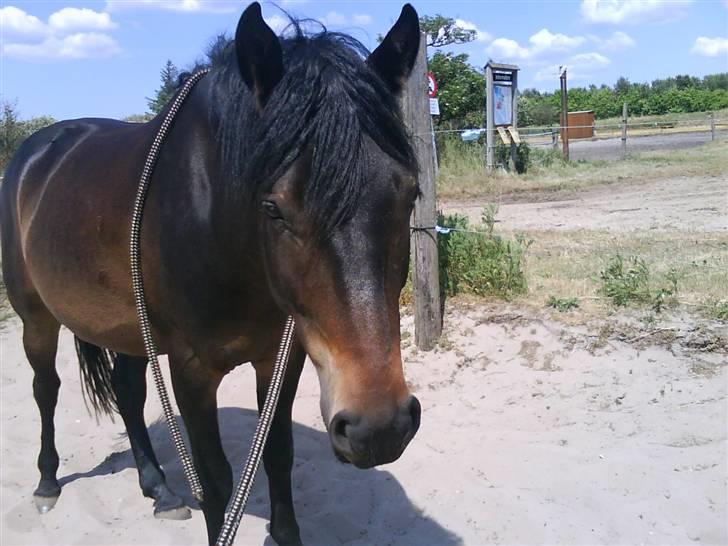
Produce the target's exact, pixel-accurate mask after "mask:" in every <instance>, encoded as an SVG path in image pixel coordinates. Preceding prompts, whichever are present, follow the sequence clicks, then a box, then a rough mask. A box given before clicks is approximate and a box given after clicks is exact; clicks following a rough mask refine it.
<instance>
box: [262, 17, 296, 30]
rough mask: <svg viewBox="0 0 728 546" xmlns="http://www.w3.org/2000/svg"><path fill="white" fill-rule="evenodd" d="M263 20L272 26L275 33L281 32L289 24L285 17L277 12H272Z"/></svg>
mask: <svg viewBox="0 0 728 546" xmlns="http://www.w3.org/2000/svg"><path fill="white" fill-rule="evenodd" d="M265 22H266V23H268V26H269V27H270V28H272V29H273V32H275V33H276V34H280V33H282V32H283V29H285V28H286V27H287V26H288V25H290V24H291V22H290V21H289V20H288V18H287V17H283V16H282V15H278V14H277V13H274V14H273V15H271V16H270V17H265Z"/></svg>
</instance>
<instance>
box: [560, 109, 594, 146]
mask: <svg viewBox="0 0 728 546" xmlns="http://www.w3.org/2000/svg"><path fill="white" fill-rule="evenodd" d="M568 115H569V129H568V131H569V140H574V139H576V138H593V137H594V110H582V111H581V112H569V114H568ZM559 118H560V121H561V125H562V126H563V125H564V121H563V116H559ZM561 139H562V140H563V139H564V129H562V130H561Z"/></svg>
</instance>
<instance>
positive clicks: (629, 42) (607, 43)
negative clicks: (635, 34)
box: [591, 30, 635, 51]
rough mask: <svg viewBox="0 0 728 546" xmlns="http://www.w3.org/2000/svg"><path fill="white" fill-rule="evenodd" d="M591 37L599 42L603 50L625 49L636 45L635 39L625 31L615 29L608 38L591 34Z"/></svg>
mask: <svg viewBox="0 0 728 546" xmlns="http://www.w3.org/2000/svg"><path fill="white" fill-rule="evenodd" d="M591 39H592V40H593V41H594V42H596V43H597V44H599V49H601V50H602V51H623V50H625V49H628V48H630V47H633V46H634V45H635V41H634V39H633V38H632V37H631V36H630V35H629V34H626V33H625V32H622V31H619V30H617V31H615V32H613V33H612V35H611V36H609V37H608V38H598V37H597V36H591Z"/></svg>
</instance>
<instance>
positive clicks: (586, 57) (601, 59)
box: [568, 53, 611, 67]
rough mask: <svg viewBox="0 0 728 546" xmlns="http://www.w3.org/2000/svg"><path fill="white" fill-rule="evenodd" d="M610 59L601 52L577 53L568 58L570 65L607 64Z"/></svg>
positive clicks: (594, 65)
mask: <svg viewBox="0 0 728 546" xmlns="http://www.w3.org/2000/svg"><path fill="white" fill-rule="evenodd" d="M610 62H611V61H610V60H609V59H608V58H607V57H605V56H604V55H602V54H601V53H579V54H578V55H574V56H573V57H571V59H569V63H568V64H569V65H571V66H591V67H596V66H607V65H608V64H609V63H610Z"/></svg>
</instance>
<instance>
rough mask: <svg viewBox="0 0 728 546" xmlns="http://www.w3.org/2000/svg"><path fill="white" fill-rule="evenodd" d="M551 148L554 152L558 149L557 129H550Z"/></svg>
mask: <svg viewBox="0 0 728 546" xmlns="http://www.w3.org/2000/svg"><path fill="white" fill-rule="evenodd" d="M551 147H552V148H553V149H554V150H558V149H559V131H558V130H557V129H551Z"/></svg>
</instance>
